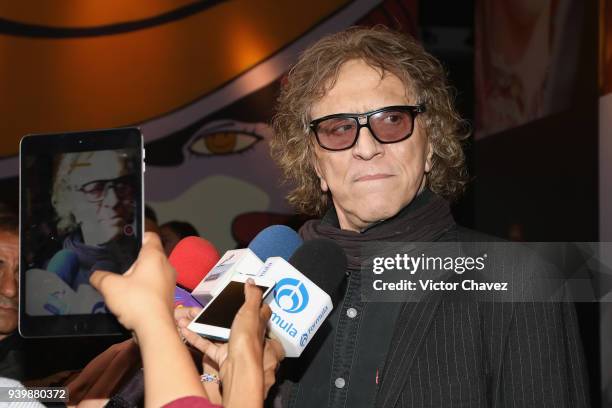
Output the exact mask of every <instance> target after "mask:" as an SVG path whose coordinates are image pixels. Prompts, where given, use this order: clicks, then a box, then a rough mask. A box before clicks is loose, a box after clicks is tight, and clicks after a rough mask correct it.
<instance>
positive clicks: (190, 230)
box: [159, 221, 200, 256]
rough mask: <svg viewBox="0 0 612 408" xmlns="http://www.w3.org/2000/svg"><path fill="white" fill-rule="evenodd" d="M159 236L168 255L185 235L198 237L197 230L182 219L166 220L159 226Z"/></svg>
mask: <svg viewBox="0 0 612 408" xmlns="http://www.w3.org/2000/svg"><path fill="white" fill-rule="evenodd" d="M159 236H160V237H161V240H162V243H163V244H164V251H165V252H166V255H167V256H170V253H172V250H173V249H174V247H175V246H176V244H178V243H179V241H180V240H181V239H183V238H185V237H192V236H193V237H199V236H200V234H198V230H196V229H195V227H194V226H193V225H191V224H190V223H188V222H184V221H168V222H166V223H164V224H162V225H161V226H160V227H159Z"/></svg>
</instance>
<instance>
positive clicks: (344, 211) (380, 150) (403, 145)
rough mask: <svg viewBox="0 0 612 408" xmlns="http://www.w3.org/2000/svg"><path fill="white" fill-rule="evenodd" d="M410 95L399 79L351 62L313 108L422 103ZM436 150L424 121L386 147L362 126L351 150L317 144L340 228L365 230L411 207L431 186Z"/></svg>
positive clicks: (315, 114) (323, 111)
mask: <svg viewBox="0 0 612 408" xmlns="http://www.w3.org/2000/svg"><path fill="white" fill-rule="evenodd" d="M406 92H407V91H406V86H405V84H403V83H402V81H401V80H400V79H399V78H398V77H396V76H394V75H392V74H389V73H387V74H385V76H384V77H383V78H382V79H381V76H380V72H379V71H377V70H375V69H374V68H372V67H370V66H369V65H367V64H366V63H365V62H363V61H361V60H351V61H348V62H346V63H345V64H344V65H343V66H342V67H341V69H340V73H339V76H338V80H337V82H336V83H335V85H334V87H333V88H332V89H330V90H329V92H328V93H327V94H326V95H325V96H324V97H323V98H321V99H320V100H319V101H318V102H316V103H315V104H313V106H312V108H311V117H312V118H313V119H317V118H320V117H323V116H327V115H332V114H335V113H364V112H369V111H373V110H376V109H380V108H383V107H386V106H392V105H416V104H418V102H419V101H417V100H415V97H414V95H409V94H406ZM430 150H431V149H430V146H429V143H428V142H427V137H426V134H425V132H424V130H423V129H422V128H421V126H420V124H419V120H418V119H415V124H414V131H413V133H412V136H410V137H409V138H408V139H406V140H404V141H401V142H398V143H391V144H381V143H379V142H377V141H376V140H375V139H374V138H373V137H372V134H371V133H370V131H369V130H368V129H367V128H362V129H361V131H360V134H359V138H358V139H357V143H356V144H355V146H353V147H352V148H350V149H347V150H343V151H335V152H334V151H328V150H325V149H323V148H321V147H320V146H319V145H318V144H317V145H316V148H315V168H316V170H317V174H318V176H319V177H320V179H321V189H322V190H323V191H326V192H327V191H330V192H331V194H332V199H333V202H334V206H335V208H336V212H337V213H338V220H339V221H340V227H341V228H342V229H347V230H353V231H361V230H363V229H364V228H366V227H367V226H369V225H371V224H372V223H375V222H378V221H381V220H384V219H387V218H390V217H392V216H394V215H395V214H397V213H398V211H400V210H401V209H402V208H403V207H405V206H406V205H407V204H408V203H410V202H411V201H412V199H413V198H414V197H415V196H416V194H417V193H418V192H419V191H420V189H421V188H422V187H423V186H424V185H425V172H428V171H429V169H430V160H429V159H428V154H429V152H430Z"/></svg>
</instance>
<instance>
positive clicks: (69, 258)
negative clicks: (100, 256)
mask: <svg viewBox="0 0 612 408" xmlns="http://www.w3.org/2000/svg"><path fill="white" fill-rule="evenodd" d="M46 269H47V271H49V272H52V273H54V274H56V275H57V276H59V277H60V278H61V279H62V280H63V281H64V282H66V283H67V284H68V285H69V286H72V284H73V281H74V279H75V278H76V275H77V273H78V272H79V258H78V257H77V255H76V254H75V253H74V252H73V251H71V250H69V249H62V250H60V251H58V252H57V253H56V254H55V255H53V257H52V258H51V259H50V260H49V263H48V264H47V268H46Z"/></svg>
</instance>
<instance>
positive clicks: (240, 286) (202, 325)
mask: <svg viewBox="0 0 612 408" xmlns="http://www.w3.org/2000/svg"><path fill="white" fill-rule="evenodd" d="M248 278H251V279H254V280H255V285H256V286H258V287H259V288H260V289H261V290H262V292H263V296H262V298H265V297H266V296H267V295H268V293H270V291H271V290H272V289H273V288H274V285H275V282H274V281H272V280H270V279H264V278H253V277H252V276H247V275H236V276H235V277H233V278H232V280H230V281H229V282H228V283H227V284H226V286H225V287H224V288H223V289H222V290H221V291H220V292H219V293H218V294H217V295H216V296H215V297H214V298H213V299H212V300H211V301H210V302H209V303H208V304H207V305H206V307H204V309H202V311H201V312H200V314H198V316H197V317H196V318H195V319H193V321H192V322H191V323H190V324H189V326H187V328H188V329H189V330H191V331H193V332H195V333H198V334H199V335H201V336H203V337H207V338H209V339H213V340H220V341H228V339H229V337H230V331H231V330H230V329H231V326H232V322H233V321H234V316H236V313H238V310H239V309H240V307H242V305H243V304H244V300H245V298H244V285H245V282H246V280H247V279H248Z"/></svg>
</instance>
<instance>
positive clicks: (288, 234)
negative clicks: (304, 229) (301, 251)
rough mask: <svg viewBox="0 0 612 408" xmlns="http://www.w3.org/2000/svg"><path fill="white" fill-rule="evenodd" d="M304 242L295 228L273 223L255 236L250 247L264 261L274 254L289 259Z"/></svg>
mask: <svg viewBox="0 0 612 408" xmlns="http://www.w3.org/2000/svg"><path fill="white" fill-rule="evenodd" d="M302 243H303V241H302V238H300V236H299V235H298V234H297V232H295V231H294V230H293V229H291V228H289V227H287V226H286V225H271V226H269V227H267V228H264V229H263V230H261V231H260V232H259V234H257V235H256V236H255V238H253V240H252V241H251V243H250V244H249V249H250V250H251V251H253V252H254V253H255V255H257V256H258V257H259V259H261V260H262V261H265V260H266V259H268V258H270V257H272V256H278V257H281V258H283V259H284V260H285V261H288V260H289V258H291V256H292V255H293V253H294V252H295V251H296V249H298V248H299V247H300V246H301V245H302Z"/></svg>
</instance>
